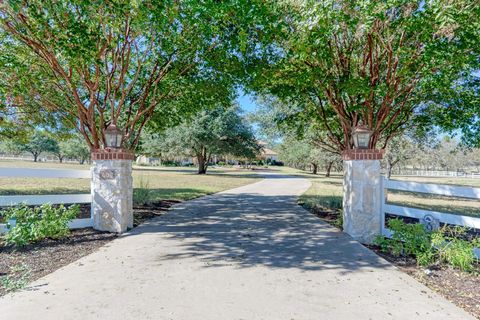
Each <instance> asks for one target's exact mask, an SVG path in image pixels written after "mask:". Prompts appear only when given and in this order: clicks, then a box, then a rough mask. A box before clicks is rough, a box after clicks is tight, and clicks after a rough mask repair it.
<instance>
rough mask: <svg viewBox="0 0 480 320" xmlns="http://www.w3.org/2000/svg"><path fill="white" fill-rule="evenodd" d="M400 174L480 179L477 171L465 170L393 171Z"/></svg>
mask: <svg viewBox="0 0 480 320" xmlns="http://www.w3.org/2000/svg"><path fill="white" fill-rule="evenodd" d="M392 174H394V175H398V176H415V177H457V178H472V179H475V178H477V179H480V173H476V172H471V173H468V172H463V171H440V170H434V171H432V170H407V169H402V170H398V171H397V170H394V171H393V172H392Z"/></svg>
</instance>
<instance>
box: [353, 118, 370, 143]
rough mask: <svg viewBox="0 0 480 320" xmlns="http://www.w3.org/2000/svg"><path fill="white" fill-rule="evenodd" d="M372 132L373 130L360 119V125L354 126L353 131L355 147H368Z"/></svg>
mask: <svg viewBox="0 0 480 320" xmlns="http://www.w3.org/2000/svg"><path fill="white" fill-rule="evenodd" d="M372 133H373V131H372V130H370V129H369V128H368V127H367V126H366V125H364V124H363V123H362V121H360V122H359V123H358V125H357V126H355V128H353V132H352V137H353V144H354V145H355V149H368V147H369V144H370V137H371V136H372Z"/></svg>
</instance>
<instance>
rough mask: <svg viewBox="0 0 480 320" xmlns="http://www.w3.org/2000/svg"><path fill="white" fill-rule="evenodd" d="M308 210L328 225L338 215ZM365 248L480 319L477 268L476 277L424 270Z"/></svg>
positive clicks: (404, 259)
mask: <svg viewBox="0 0 480 320" xmlns="http://www.w3.org/2000/svg"><path fill="white" fill-rule="evenodd" d="M307 209H308V210H310V212H312V213H313V214H314V215H316V216H317V217H319V218H320V219H322V220H324V221H325V222H328V223H330V224H334V222H335V221H337V218H338V216H339V214H340V211H336V210H330V209H323V208H319V207H315V208H307ZM474 233H476V232H474ZM477 235H478V233H477ZM366 247H368V248H369V249H371V250H372V251H374V252H375V253H376V254H378V255H379V256H381V257H382V258H384V259H385V260H387V261H389V262H390V263H392V264H393V265H395V266H396V267H397V268H399V269H400V270H401V271H403V272H405V273H406V274H408V275H410V276H412V277H414V278H415V279H417V280H418V281H420V282H421V283H423V284H424V285H426V286H427V287H429V288H430V289H432V290H434V291H436V292H437V293H439V294H440V295H442V296H443V297H445V298H446V299H448V300H449V301H451V302H453V303H454V304H456V305H457V306H459V307H461V308H463V309H464V310H466V311H468V312H470V313H471V314H472V315H474V316H475V317H477V318H479V319H480V289H479V288H480V265H479V266H478V272H476V273H468V272H463V271H460V270H455V269H453V268H451V267H449V266H445V265H436V266H431V267H430V268H428V269H425V268H422V267H420V266H418V265H417V261H416V260H415V258H413V257H395V256H393V255H390V254H388V253H385V252H382V251H380V248H379V247H378V246H374V245H369V246H366Z"/></svg>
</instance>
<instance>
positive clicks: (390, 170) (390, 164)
mask: <svg viewBox="0 0 480 320" xmlns="http://www.w3.org/2000/svg"><path fill="white" fill-rule="evenodd" d="M392 168H393V166H392V163H391V162H390V161H389V160H387V179H390V177H391V176H392Z"/></svg>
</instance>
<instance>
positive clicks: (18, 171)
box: [0, 168, 93, 234]
mask: <svg viewBox="0 0 480 320" xmlns="http://www.w3.org/2000/svg"><path fill="white" fill-rule="evenodd" d="M90 175H91V173H90V171H89V170H68V169H30V168H0V177H2V178H74V179H90ZM91 202H92V195H91V194H89V193H86V194H63V195H52V194H49V195H14V196H0V207H8V206H15V205H18V204H22V203H25V204H27V205H41V204H44V203H51V204H66V203H91ZM92 225H93V219H92V217H91V216H90V218H85V219H74V220H72V221H70V223H69V227H70V229H79V228H87V227H91V226H92ZM5 232H7V226H6V224H1V223H0V234H2V233H5Z"/></svg>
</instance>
